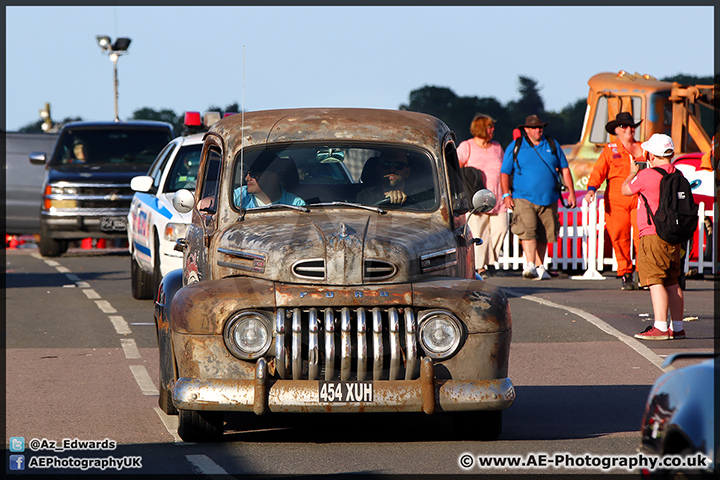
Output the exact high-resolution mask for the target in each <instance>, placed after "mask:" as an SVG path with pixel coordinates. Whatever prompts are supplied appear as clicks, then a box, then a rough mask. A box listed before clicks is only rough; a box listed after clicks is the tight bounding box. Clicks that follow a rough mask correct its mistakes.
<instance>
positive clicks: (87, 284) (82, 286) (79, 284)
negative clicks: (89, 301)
mask: <svg viewBox="0 0 720 480" xmlns="http://www.w3.org/2000/svg"><path fill="white" fill-rule="evenodd" d="M75 285H77V286H78V288H90V284H89V283H87V282H75Z"/></svg>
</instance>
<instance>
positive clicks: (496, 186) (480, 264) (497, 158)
mask: <svg viewBox="0 0 720 480" xmlns="http://www.w3.org/2000/svg"><path fill="white" fill-rule="evenodd" d="M494 132H495V120H493V119H492V118H491V117H489V116H488V115H483V114H477V115H475V118H473V121H472V123H471V124H470V133H471V134H472V136H473V137H472V138H471V139H469V140H465V141H464V142H462V143H460V145H458V148H457V153H458V159H459V161H460V167H473V168H477V169H478V170H480V171H482V172H483V176H484V177H485V188H487V189H488V190H490V191H491V192H493V193H494V194H495V198H497V203H496V204H495V208H493V209H492V210H491V211H490V212H488V213H476V214H473V215H468V224H469V225H470V229H471V230H472V232H473V235H474V236H475V237H479V238H482V240H483V243H482V245H476V246H475V270H476V271H477V273H478V274H480V276H482V277H483V278H486V277H487V276H488V267H490V268H491V269H494V268H495V263H496V262H497V261H498V256H499V255H500V248H501V247H502V242H503V239H504V238H505V234H506V233H507V227H508V221H507V208H506V207H505V203H504V202H502V201H501V197H502V188H501V187H500V167H501V166H502V160H503V154H504V152H503V149H502V147H501V146H500V144H499V143H498V142H496V141H495V140H493V139H492V138H493V133H494Z"/></svg>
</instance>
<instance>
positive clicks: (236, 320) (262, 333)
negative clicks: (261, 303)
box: [224, 312, 272, 360]
mask: <svg viewBox="0 0 720 480" xmlns="http://www.w3.org/2000/svg"><path fill="white" fill-rule="evenodd" d="M224 337H225V345H226V346H227V348H228V350H230V352H231V353H232V354H233V355H235V356H236V357H238V358H240V359H241V360H254V359H256V358H260V357H262V356H263V355H265V354H266V353H267V351H268V350H269V349H270V345H272V330H271V323H270V320H269V319H268V318H267V317H266V316H265V315H263V314H262V313H259V312H242V313H238V314H235V315H233V316H232V317H230V319H229V320H228V321H227V323H226V324H225V331H224Z"/></svg>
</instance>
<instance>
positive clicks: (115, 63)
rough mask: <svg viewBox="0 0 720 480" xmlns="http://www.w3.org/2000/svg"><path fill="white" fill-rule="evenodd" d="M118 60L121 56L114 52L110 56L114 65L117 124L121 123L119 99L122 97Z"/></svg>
mask: <svg viewBox="0 0 720 480" xmlns="http://www.w3.org/2000/svg"><path fill="white" fill-rule="evenodd" d="M118 58H119V55H118V54H117V53H114V52H113V53H111V54H110V61H111V62H112V64H113V78H114V81H113V89H114V92H115V121H116V122H119V121H120V116H119V115H118V98H119V96H120V95H119V94H118V70H117V61H118Z"/></svg>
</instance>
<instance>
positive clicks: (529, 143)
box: [500, 115, 576, 280]
mask: <svg viewBox="0 0 720 480" xmlns="http://www.w3.org/2000/svg"><path fill="white" fill-rule="evenodd" d="M548 123H549V122H543V121H542V120H540V118H539V117H538V116H537V115H530V116H529V117H527V118H526V119H525V123H523V124H522V125H519V126H518V128H519V129H520V132H521V133H522V137H520V138H518V139H516V140H513V141H512V142H511V143H510V145H508V147H507V149H506V150H505V156H504V157H503V163H502V168H501V169H500V184H501V186H502V191H503V195H502V200H503V202H504V203H505V206H506V207H507V208H509V209H512V210H513V219H512V223H511V225H510V230H511V231H512V232H513V233H514V234H515V235H517V236H518V237H519V238H520V243H521V244H522V248H523V252H524V253H525V262H526V266H525V269H524V270H523V277H525V278H532V279H536V280H546V279H549V278H550V275H549V274H548V273H547V271H546V270H545V267H544V266H543V265H544V262H545V252H546V250H547V244H548V243H550V242H555V241H556V240H557V234H558V231H559V229H560V222H559V219H558V201H559V200H560V190H559V188H558V172H561V174H562V178H563V182H564V183H565V185H566V186H567V188H568V204H567V206H568V207H570V208H574V207H575V203H576V202H575V189H574V187H573V180H572V174H571V173H570V168H568V163H567V159H566V158H565V154H564V153H563V151H562V149H561V148H559V147H558V145H557V143H556V144H555V145H554V148H553V147H552V146H551V145H550V143H549V141H548V139H547V138H546V137H544V136H543V130H544V128H545V126H546V125H547V124H548ZM550 141H552V142H555V140H554V139H550ZM517 142H521V143H520V149H519V150H518V151H517V158H516V155H515V152H514V150H515V144H516V143H517ZM510 176H512V192H511V188H510Z"/></svg>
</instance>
